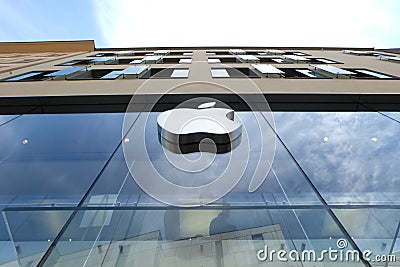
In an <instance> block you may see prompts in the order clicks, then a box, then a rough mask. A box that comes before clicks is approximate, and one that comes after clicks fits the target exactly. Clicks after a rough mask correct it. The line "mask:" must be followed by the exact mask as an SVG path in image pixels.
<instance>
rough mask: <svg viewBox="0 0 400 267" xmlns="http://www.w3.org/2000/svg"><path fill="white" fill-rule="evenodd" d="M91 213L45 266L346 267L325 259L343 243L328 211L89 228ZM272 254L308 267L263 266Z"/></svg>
mask: <svg viewBox="0 0 400 267" xmlns="http://www.w3.org/2000/svg"><path fill="white" fill-rule="evenodd" d="M85 212H86V211H85V210H82V211H79V212H78V213H77V215H76V216H75V218H74V220H73V221H72V222H71V224H70V225H69V227H68V228H67V229H66V231H65V233H64V234H63V236H62V237H61V240H60V241H59V242H58V243H57V245H56V247H55V248H54V250H53V251H52V254H51V255H50V257H49V259H48V261H47V262H46V264H45V266H54V265H57V266H104V265H107V266H108V265H110V266H132V264H134V265H135V266H136V265H138V266H197V265H199V266H201V265H203V266H251V265H257V264H261V263H262V264H265V265H266V266H277V264H279V265H281V264H282V266H287V265H289V264H290V266H303V264H313V263H315V262H317V259H318V258H321V260H320V262H324V263H328V262H329V263H330V264H331V265H332V266H345V265H346V263H343V262H342V261H337V262H331V261H330V260H329V258H328V255H324V256H325V257H321V255H323V254H321V252H322V250H324V249H326V250H328V249H329V248H333V249H337V247H336V241H337V239H339V238H343V234H341V233H340V229H339V227H338V226H336V224H335V223H334V221H333V220H332V219H331V218H330V216H329V214H328V213H327V212H326V211H325V210H304V211H303V210H265V209H257V210H246V209H235V210H233V209H229V208H224V209H207V210H199V209H160V210H137V209H132V210H115V211H114V212H113V214H112V215H110V217H111V218H110V223H109V224H107V225H103V226H89V227H81V226H80V225H81V224H80V221H81V220H82V218H83V216H84V214H85ZM316 226H318V227H316ZM325 227H326V228H327V229H329V230H327V229H326V228H325ZM333 234H334V235H333ZM329 237H330V238H329ZM348 249H352V247H351V246H349V247H348V248H346V250H344V251H347V250H348ZM266 250H268V251H269V252H270V251H271V250H284V251H287V254H289V252H291V251H293V252H291V255H292V258H293V257H295V255H299V256H298V257H299V259H300V260H298V261H295V260H290V262H281V263H280V262H279V260H278V258H276V254H275V255H272V259H271V258H268V257H267V258H265V259H263V257H262V256H263V255H264V254H263V251H266ZM305 250H307V251H311V250H313V251H314V254H313V253H311V255H310V260H308V256H304V260H302V258H301V257H302V256H301V255H302V253H303V251H305ZM260 251H261V252H260ZM268 254H269V253H268ZM257 255H258V256H257ZM313 255H315V256H313ZM286 257H287V258H288V259H289V256H288V255H286ZM351 266H363V265H362V264H361V263H359V262H352V263H351Z"/></svg>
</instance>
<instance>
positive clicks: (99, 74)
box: [68, 69, 122, 80]
mask: <svg viewBox="0 0 400 267" xmlns="http://www.w3.org/2000/svg"><path fill="white" fill-rule="evenodd" d="M121 75H122V69H118V70H115V69H92V70H88V71H85V72H83V73H81V74H79V75H77V76H74V77H72V78H69V79H68V80H114V79H116V78H118V77H120V76H121Z"/></svg>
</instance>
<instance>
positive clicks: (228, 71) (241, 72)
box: [211, 68, 260, 78]
mask: <svg viewBox="0 0 400 267" xmlns="http://www.w3.org/2000/svg"><path fill="white" fill-rule="evenodd" d="M211 76H212V77H213V78H260V76H258V75H257V74H256V73H255V72H254V71H253V70H251V69H249V68H211Z"/></svg>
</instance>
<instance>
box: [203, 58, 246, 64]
mask: <svg viewBox="0 0 400 267" xmlns="http://www.w3.org/2000/svg"><path fill="white" fill-rule="evenodd" d="M209 59H219V60H220V61H221V63H240V61H239V60H238V59H237V57H209Z"/></svg>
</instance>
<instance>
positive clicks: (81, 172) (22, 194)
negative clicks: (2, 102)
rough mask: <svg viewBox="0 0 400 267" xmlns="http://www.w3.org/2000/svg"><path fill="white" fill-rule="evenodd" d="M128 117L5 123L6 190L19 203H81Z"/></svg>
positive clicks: (1, 156)
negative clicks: (14, 196) (24, 142)
mask: <svg viewBox="0 0 400 267" xmlns="http://www.w3.org/2000/svg"><path fill="white" fill-rule="evenodd" d="M122 119H123V114H53V115H46V114H41V115H23V116H21V117H20V118H18V119H16V120H14V121H12V122H9V123H7V124H5V125H3V126H1V127H0V135H1V137H2V138H1V139H0V147H1V148H2V149H1V150H0V172H1V174H2V175H1V177H0V182H2V186H1V188H0V192H1V193H2V194H3V195H17V196H18V198H16V199H14V200H13V202H14V203H15V202H17V201H21V202H23V203H25V204H26V202H29V203H30V204H34V203H40V202H44V201H43V198H47V199H48V200H46V202H47V203H52V202H66V201H67V202H69V201H71V200H66V199H67V198H68V199H74V200H73V201H79V200H80V198H81V197H82V195H83V194H84V193H85V192H86V190H87V189H88V187H89V185H90V183H91V182H92V181H93V179H94V178H95V177H96V175H98V173H99V172H100V170H101V168H102V166H103V165H104V163H105V161H106V160H107V159H108V157H109V156H110V155H111V153H112V151H113V150H114V149H115V147H116V146H117V144H118V142H119V140H120V138H121V136H120V129H121V127H122ZM23 140H29V142H28V143H27V144H23ZM60 195H62V196H60ZM34 199H35V200H34Z"/></svg>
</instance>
